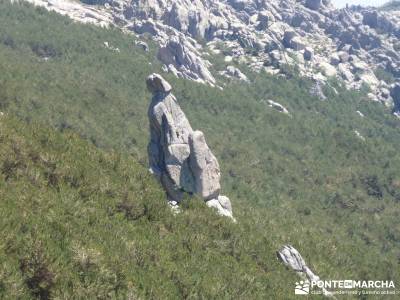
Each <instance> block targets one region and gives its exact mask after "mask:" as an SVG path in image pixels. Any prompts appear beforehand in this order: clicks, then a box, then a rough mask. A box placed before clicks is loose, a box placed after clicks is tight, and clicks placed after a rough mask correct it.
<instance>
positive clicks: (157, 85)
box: [146, 74, 233, 218]
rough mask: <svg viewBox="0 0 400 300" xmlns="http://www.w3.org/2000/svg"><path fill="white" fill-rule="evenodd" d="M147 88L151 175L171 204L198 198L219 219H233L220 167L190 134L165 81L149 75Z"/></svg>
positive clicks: (201, 137) (201, 139)
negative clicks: (223, 192) (188, 197)
mask: <svg viewBox="0 0 400 300" xmlns="http://www.w3.org/2000/svg"><path fill="white" fill-rule="evenodd" d="M146 84H147V88H148V90H149V91H150V92H151V93H152V94H153V97H152V100H151V103H150V106H149V110H148V117H149V122H150V142H149V145H148V155H149V165H150V171H151V172H152V173H153V174H154V175H155V176H156V178H157V179H158V180H159V181H160V182H161V184H162V186H163V187H164V189H165V191H166V193H167V196H168V199H169V201H170V203H171V204H172V205H173V206H175V203H176V204H179V202H180V201H181V200H182V198H183V195H184V193H189V194H197V195H199V196H200V197H202V198H203V199H204V201H206V203H207V205H208V206H210V207H214V208H216V209H217V211H218V212H219V213H220V214H221V215H224V216H228V217H231V218H233V215H232V206H231V203H230V200H229V198H228V197H226V196H222V195H220V191H221V186H220V177H221V174H220V168H219V164H218V161H217V159H216V157H215V156H214V155H213V153H212V152H211V150H210V149H209V147H208V145H207V143H206V140H205V137H204V134H203V133H202V132H201V131H193V129H192V127H191V126H190V123H189V121H188V119H187V118H186V116H185V114H184V112H183V111H182V109H181V108H180V106H179V104H178V102H177V100H176V98H175V96H174V95H173V94H172V93H171V91H172V87H171V85H170V84H169V83H168V82H167V81H166V80H164V79H163V78H162V77H161V76H160V75H158V74H152V75H150V76H149V77H148V78H147V80H146Z"/></svg>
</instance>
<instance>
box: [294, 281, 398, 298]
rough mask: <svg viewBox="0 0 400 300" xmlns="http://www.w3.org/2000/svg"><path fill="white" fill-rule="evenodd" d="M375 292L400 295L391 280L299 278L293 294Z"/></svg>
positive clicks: (356, 293)
mask: <svg viewBox="0 0 400 300" xmlns="http://www.w3.org/2000/svg"><path fill="white" fill-rule="evenodd" d="M310 294H315V295H320V294H331V295H334V294H348V295H350V294H353V295H363V294H375V295H396V294H397V295H400V290H396V286H395V284H394V282H393V281H392V280H318V281H309V280H301V281H299V282H296V285H295V295H310Z"/></svg>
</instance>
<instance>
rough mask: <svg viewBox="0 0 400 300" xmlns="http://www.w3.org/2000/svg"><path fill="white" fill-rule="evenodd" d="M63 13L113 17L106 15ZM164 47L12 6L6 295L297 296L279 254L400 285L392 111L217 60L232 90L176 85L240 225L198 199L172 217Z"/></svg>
mask: <svg viewBox="0 0 400 300" xmlns="http://www.w3.org/2000/svg"><path fill="white" fill-rule="evenodd" d="M52 3H53V5H52V6H51V7H52V8H53V9H54V10H57V11H61V10H60V9H61V8H62V7H69V8H70V7H74V9H73V11H74V12H75V14H72V15H71V16H72V17H73V18H75V19H82V18H83V19H84V20H86V21H88V22H89V21H93V20H94V21H96V20H97V18H101V19H102V20H103V22H104V24H107V22H109V21H110V20H112V16H111V15H110V14H109V13H108V12H107V11H109V8H107V5H105V6H86V5H82V4H80V3H79V2H77V1H76V2H71V3H70V4H67V2H63V5H61V4H59V3H61V2H59V1H52ZM57 3H58V4H57ZM60 7H61V8H60ZM76 7H78V8H77V9H75V8H76ZM82 8H84V11H85V14H83V13H82ZM89 16H90V17H89ZM113 22H114V21H113ZM144 43H146V44H144ZM202 45H203V46H202V47H205V46H204V43H202ZM200 50H201V49H200ZM158 53H159V47H158V44H157V43H156V42H155V41H154V40H153V38H152V37H151V36H149V35H146V34H144V35H136V36H135V35H133V34H132V33H131V32H129V34H125V33H124V32H122V31H121V30H120V29H119V28H115V27H113V26H109V28H102V27H100V26H91V25H89V24H82V23H81V22H73V21H72V20H71V19H70V18H68V17H65V16H61V15H60V14H58V13H55V12H48V11H47V10H46V9H43V8H39V7H35V6H33V5H30V4H28V3H26V2H21V3H20V4H10V3H9V2H4V1H0V70H1V72H0V110H1V111H2V112H4V114H5V116H4V117H3V118H0V141H1V145H2V146H1V147H0V148H1V149H0V196H1V197H0V200H1V201H0V213H1V218H0V222H1V223H0V225H1V226H2V228H4V229H5V230H2V231H1V233H0V234H1V236H0V263H1V265H2V266H5V267H4V268H2V269H1V270H0V298H4V299H14V298H22V299H24V298H32V297H36V298H40V297H41V298H42V299H46V297H47V298H57V299H58V298H74V296H75V297H76V298H82V299H87V298H88V299H92V298H123V299H125V298H141V299H148V298H156V299H177V298H179V299H180V298H190V297H192V298H206V299H215V298H218V299H220V298H235V299H236V298H238V299H240V298H245V299H291V298H294V297H295V296H294V295H293V289H294V286H295V282H296V281H298V278H297V277H296V274H295V273H294V272H293V271H291V270H287V269H286V268H285V267H284V265H283V264H282V263H280V262H279V261H278V260H277V257H276V251H277V250H280V258H281V259H282V260H283V262H284V263H285V264H287V265H290V262H292V261H294V259H295V260H296V261H297V264H296V265H300V266H303V265H304V264H305V263H306V264H307V266H308V267H309V268H310V270H311V271H312V272H313V274H314V275H318V276H320V277H321V278H323V279H327V280H329V279H338V278H351V279H355V280H357V279H360V280H361V279H370V278H373V279H375V278H378V280H380V279H382V280H394V282H396V283H397V282H400V278H399V276H400V274H399V272H398V261H399V257H400V226H399V222H398V218H399V215H400V206H399V201H400V193H399V187H400V157H399V156H398V155H397V154H398V149H399V148H400V130H399V129H400V122H399V120H398V119H397V118H396V117H395V116H392V115H391V114H390V111H391V109H390V108H387V107H385V106H384V105H381V104H379V103H376V102H373V101H367V99H368V96H367V90H366V89H364V88H362V90H361V91H354V90H347V89H345V88H344V87H343V86H342V85H341V83H340V81H335V80H331V81H328V83H329V85H328V84H326V85H323V84H321V85H319V88H320V89H316V88H315V87H316V85H315V81H312V80H310V79H307V78H305V77H301V76H298V74H297V73H296V69H295V68H282V73H281V74H282V75H280V76H274V75H271V74H267V73H265V72H263V71H262V72H253V71H252V70H251V68H249V67H248V66H246V65H245V64H238V63H236V62H225V61H224V60H225V58H224V56H222V55H221V54H215V55H212V56H211V55H210V56H207V58H208V59H209V61H210V62H211V63H212V65H210V66H209V70H210V72H211V73H212V74H213V76H214V78H215V80H216V84H215V85H216V86H217V85H218V86H219V87H221V88H222V89H220V88H217V87H216V88H211V87H210V85H209V84H204V83H198V82H195V81H193V80H183V79H181V78H177V77H176V76H174V75H173V74H166V73H163V74H162V76H163V77H164V78H165V79H166V80H167V81H168V82H169V83H170V84H171V86H172V87H173V94H174V95H175V98H176V102H177V103H178V104H179V106H180V107H181V109H182V111H184V113H185V115H186V117H187V119H188V120H190V124H191V126H193V129H200V130H201V131H203V132H204V136H205V137H206V139H207V144H208V146H209V149H211V150H212V153H213V155H214V156H215V157H216V158H218V164H219V167H220V171H221V174H222V176H221V178H220V186H221V195H228V196H229V198H230V200H231V202H232V206H233V208H234V217H235V218H236V220H237V223H236V224H234V223H232V222H230V221H229V219H227V218H221V217H218V216H216V214H215V213H213V211H212V210H210V209H208V208H207V207H206V206H205V204H203V203H202V201H200V199H198V198H191V200H192V201H187V200H188V199H187V198H186V196H185V197H184V200H183V202H182V205H181V209H182V213H181V214H178V215H176V216H174V215H173V214H172V213H171V211H170V209H169V207H168V205H166V200H167V199H166V197H165V194H164V192H163V191H162V189H161V186H160V185H158V184H157V183H156V181H155V180H154V179H153V178H152V176H151V175H150V174H149V172H148V170H147V168H148V160H147V158H148V155H147V145H148V143H149V134H150V131H149V120H148V115H147V111H148V108H149V105H150V99H151V94H150V93H149V92H148V91H147V89H146V83H145V82H146V78H147V77H148V76H149V75H150V74H152V73H154V72H155V73H162V69H163V64H162V63H160V61H159V60H158V59H157V56H158ZM227 66H231V67H234V68H240V70H241V72H242V73H243V74H245V76H246V77H247V80H237V79H235V78H226V77H225V76H224V75H220V74H219V71H221V70H226V67H227ZM230 70H231V71H234V72H233V73H235V74H238V72H237V70H236V69H232V68H230ZM226 71H228V70H226ZM385 74H386V73H385ZM283 75H284V76H283ZM249 82H250V83H251V84H249ZM310 89H312V90H314V91H322V93H323V94H324V95H325V97H326V100H327V101H319V100H318V98H317V97H316V96H313V95H310ZM317 95H318V94H317ZM169 96H171V95H169ZM167 98H168V97H167ZM164 100H166V99H164ZM174 101H175V100H174ZM175 117H176V116H175ZM37 123H40V124H41V125H37ZM48 127H50V128H48ZM77 134H79V136H80V137H78V136H77ZM116 152H117V153H120V154H116ZM165 167H166V166H165ZM287 244H290V245H292V246H294V248H295V249H297V250H298V253H301V257H302V259H300V256H299V255H298V253H297V251H294V249H293V248H291V247H282V246H283V245H287ZM303 262H304V263H303ZM313 274H311V273H309V272H308V277H312V276H313Z"/></svg>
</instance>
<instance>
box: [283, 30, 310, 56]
mask: <svg viewBox="0 0 400 300" xmlns="http://www.w3.org/2000/svg"><path fill="white" fill-rule="evenodd" d="M282 43H283V45H284V46H285V47H286V48H291V49H293V50H297V51H300V50H303V49H304V48H305V47H306V44H305V42H304V41H303V39H302V38H301V37H300V36H298V35H297V34H296V32H295V31H294V30H291V29H290V30H286V31H285V33H284V35H283V41H282Z"/></svg>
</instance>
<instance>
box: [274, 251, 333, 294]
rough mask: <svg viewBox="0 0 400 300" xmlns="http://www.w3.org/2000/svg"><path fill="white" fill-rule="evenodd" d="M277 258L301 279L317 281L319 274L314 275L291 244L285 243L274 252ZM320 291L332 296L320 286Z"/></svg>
mask: <svg viewBox="0 0 400 300" xmlns="http://www.w3.org/2000/svg"><path fill="white" fill-rule="evenodd" d="M276 255H277V257H278V259H279V260H280V261H281V262H282V263H283V264H284V265H285V266H286V267H288V268H290V269H292V270H293V271H295V272H296V274H297V275H299V277H300V278H301V279H303V280H306V281H308V282H309V283H310V282H312V281H319V280H320V278H319V276H317V275H315V274H314V272H313V271H311V269H310V268H309V267H308V266H307V264H306V262H305V261H304V259H303V257H302V256H301V254H300V253H299V251H297V250H296V249H295V248H294V247H293V246H290V245H286V246H283V247H282V249H280V250H279V251H277V253H276ZM322 292H323V294H324V295H325V296H333V295H332V293H330V292H329V291H327V290H326V289H325V288H322Z"/></svg>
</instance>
